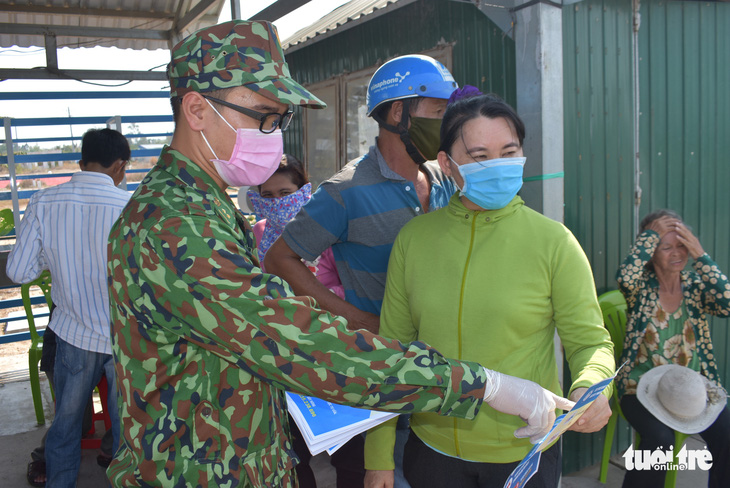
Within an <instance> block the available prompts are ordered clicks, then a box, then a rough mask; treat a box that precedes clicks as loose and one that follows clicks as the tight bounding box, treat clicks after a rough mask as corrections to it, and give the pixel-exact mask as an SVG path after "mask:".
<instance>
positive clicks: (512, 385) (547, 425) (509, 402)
mask: <svg viewBox="0 0 730 488" xmlns="http://www.w3.org/2000/svg"><path fill="white" fill-rule="evenodd" d="M484 371H486V373H487V388H486V390H485V391H484V401H485V402H486V403H487V405H489V406H490V407H492V408H493V409H495V410H497V411H499V412H502V413H506V414H509V415H517V416H518V417H519V418H521V419H522V420H524V421H525V422H527V425H526V426H525V427H520V428H519V429H517V430H516V431H515V437H529V438H530V442H532V443H533V444H537V443H538V442H539V441H540V439H542V438H543V437H544V436H545V434H547V433H548V432H549V431H550V429H551V428H552V426H553V423H554V422H555V409H556V408H560V409H563V410H570V409H571V408H573V405H575V403H574V402H571V401H570V400H568V399H566V398H563V397H559V396H557V395H556V394H554V393H553V392H551V391H548V390H546V389H544V388H543V387H542V386H540V385H538V384H537V383H534V382H532V381H529V380H524V379H522V378H517V377H515V376H509V375H506V374H502V373H498V372H496V371H492V370H491V369H487V368H484Z"/></svg>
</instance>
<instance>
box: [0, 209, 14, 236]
mask: <svg viewBox="0 0 730 488" xmlns="http://www.w3.org/2000/svg"><path fill="white" fill-rule="evenodd" d="M14 228H15V217H13V209H12V208H4V209H2V210H0V236H6V235H8V234H10V233H11V232H12V231H13V229H14Z"/></svg>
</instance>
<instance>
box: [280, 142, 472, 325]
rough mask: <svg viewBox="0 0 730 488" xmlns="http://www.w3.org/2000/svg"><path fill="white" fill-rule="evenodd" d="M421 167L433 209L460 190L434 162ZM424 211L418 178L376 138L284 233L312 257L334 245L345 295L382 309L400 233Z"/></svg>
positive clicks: (372, 310) (356, 303)
mask: <svg viewBox="0 0 730 488" xmlns="http://www.w3.org/2000/svg"><path fill="white" fill-rule="evenodd" d="M421 169H422V170H423V171H424V173H425V174H426V176H427V177H428V179H429V181H430V183H431V193H430V194H429V209H428V210H429V212H431V211H434V210H438V209H439V208H441V207H445V206H447V205H448V204H449V198H451V195H453V194H454V192H456V190H457V188H456V185H455V184H454V182H453V180H452V179H451V178H449V177H447V176H445V175H444V174H443V173H442V172H441V169H440V168H439V166H438V164H436V163H434V162H426V163H424V164H423V166H421ZM423 213H424V211H423V209H422V208H421V202H420V201H419V199H418V194H417V193H416V188H415V187H414V185H413V183H412V182H411V181H408V180H406V179H405V178H403V177H402V176H400V175H399V174H398V173H396V172H395V171H393V170H392V169H391V168H390V166H388V163H387V161H385V158H384V157H383V154H382V153H381V152H380V150H379V149H378V146H377V144H376V145H373V146H371V147H370V151H369V152H368V154H366V155H365V156H362V157H361V158H359V159H356V160H354V161H351V162H350V163H348V164H347V165H346V166H345V167H344V168H342V170H341V171H340V172H339V173H337V174H336V175H334V176H332V177H331V178H330V179H328V180H327V181H325V182H323V183H322V184H321V185H320V186H319V188H317V191H316V192H315V193H314V195H312V198H311V200H309V201H308V202H307V203H306V204H305V205H304V206H303V207H302V209H301V210H300V211H299V213H298V214H297V215H296V217H294V219H293V220H291V221H290V222H289V223H288V224H287V225H286V227H285V228H284V232H283V233H282V235H281V238H282V239H284V241H285V242H286V243H287V245H288V246H289V247H290V248H291V249H292V251H294V252H295V253H296V254H297V255H299V256H300V257H302V258H304V259H306V260H309V261H313V260H314V259H316V258H317V256H319V255H320V254H322V252H323V251H324V250H325V249H327V248H328V247H332V253H333V254H334V257H335V264H336V266H337V273H338V274H339V276H340V280H341V281H342V286H343V288H344V289H345V300H347V302H349V303H351V304H352V305H354V306H356V307H357V308H359V309H360V310H364V311H365V312H370V313H374V314H376V315H380V308H381V307H382V305H383V295H384V293H385V276H386V271H387V269H388V259H389V257H390V251H391V249H392V247H393V242H394V241H395V236H396V235H398V232H400V230H401V228H402V227H403V226H404V225H406V223H408V221H410V220H411V219H412V218H414V217H416V216H418V215H423Z"/></svg>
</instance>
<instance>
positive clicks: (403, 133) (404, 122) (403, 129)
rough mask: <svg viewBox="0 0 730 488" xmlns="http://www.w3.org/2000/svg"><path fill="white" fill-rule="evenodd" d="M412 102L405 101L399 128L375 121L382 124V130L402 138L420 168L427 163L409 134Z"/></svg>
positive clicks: (381, 121) (382, 121) (409, 153)
mask: <svg viewBox="0 0 730 488" xmlns="http://www.w3.org/2000/svg"><path fill="white" fill-rule="evenodd" d="M410 105H411V101H410V100H408V99H406V100H403V113H402V115H401V119H400V122H399V123H398V125H397V126H395V125H390V124H387V123H385V121H384V120H380V118H379V117H378V118H376V117H375V116H373V118H375V120H376V121H377V122H378V124H380V126H381V127H382V128H384V129H385V130H387V131H389V132H393V133H395V134H398V135H399V136H400V140H401V141H403V145H404V146H405V147H406V152H407V153H408V156H410V157H411V159H412V160H413V162H414V163H416V164H418V165H419V166H420V165H421V164H423V163H425V162H426V158H424V157H423V156H422V155H421V153H420V152H419V151H418V148H417V147H416V145H415V144H413V141H411V136H410V135H409V134H408V121H409V120H410V111H409V108H410Z"/></svg>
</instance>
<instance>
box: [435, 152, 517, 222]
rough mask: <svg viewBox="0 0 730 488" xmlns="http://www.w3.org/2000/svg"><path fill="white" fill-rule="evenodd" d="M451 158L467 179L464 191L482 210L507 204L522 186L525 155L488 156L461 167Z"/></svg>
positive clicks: (502, 206)
mask: <svg viewBox="0 0 730 488" xmlns="http://www.w3.org/2000/svg"><path fill="white" fill-rule="evenodd" d="M447 156H449V155H448V154H447ZM449 159H451V162H452V163H454V164H455V165H456V167H457V168H458V169H459V173H460V174H461V177H462V178H464V188H462V189H461V194H462V195H464V196H465V197H466V198H468V199H469V200H471V201H472V202H474V203H475V204H477V205H479V206H480V207H482V208H483V209H486V210H497V209H500V208H504V207H506V206H507V204H509V202H511V201H512V199H513V198H514V197H515V195H517V192H518V191H520V188H522V172H523V169H524V167H525V159H526V158H524V157H522V158H498V159H489V160H486V161H478V162H476V163H468V164H464V165H461V166H459V165H458V164H456V161H454V160H453V159H452V157H451V156H449Z"/></svg>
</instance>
